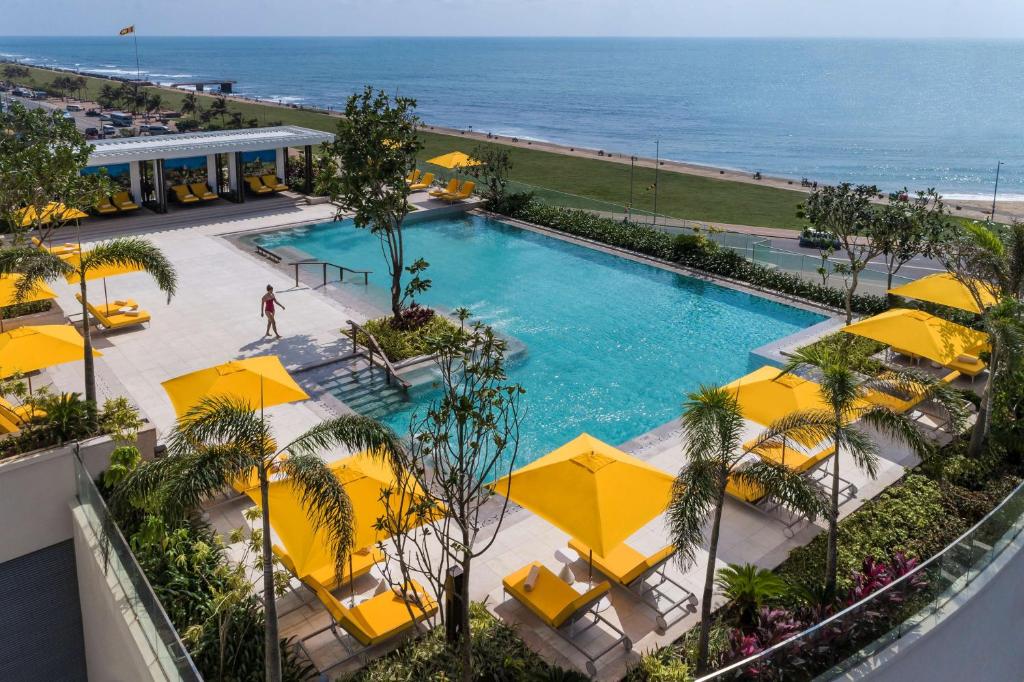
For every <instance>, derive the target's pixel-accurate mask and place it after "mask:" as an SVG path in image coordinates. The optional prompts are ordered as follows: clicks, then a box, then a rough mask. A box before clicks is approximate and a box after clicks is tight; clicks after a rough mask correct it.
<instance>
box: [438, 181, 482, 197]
mask: <svg viewBox="0 0 1024 682" xmlns="http://www.w3.org/2000/svg"><path fill="white" fill-rule="evenodd" d="M475 188H476V183H475V182H473V181H472V180H467V181H466V182H464V183H462V187H461V188H459V190H458V191H457V192H445V193H444V194H442V195H441V198H442V199H444V200H445V201H462V200H463V199H468V198H469V197H470V195H472V194H473V190H474V189H475Z"/></svg>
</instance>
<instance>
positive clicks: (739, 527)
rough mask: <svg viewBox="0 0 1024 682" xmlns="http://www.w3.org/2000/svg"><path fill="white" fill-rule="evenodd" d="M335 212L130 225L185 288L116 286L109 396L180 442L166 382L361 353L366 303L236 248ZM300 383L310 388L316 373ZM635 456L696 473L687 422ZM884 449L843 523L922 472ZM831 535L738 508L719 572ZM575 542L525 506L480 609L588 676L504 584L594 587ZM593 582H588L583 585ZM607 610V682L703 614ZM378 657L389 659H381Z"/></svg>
mask: <svg viewBox="0 0 1024 682" xmlns="http://www.w3.org/2000/svg"><path fill="white" fill-rule="evenodd" d="M430 203H431V204H434V203H436V202H430ZM333 214H334V207H333V206H330V205H314V206H309V205H304V204H300V203H298V202H287V203H284V202H282V203H281V204H280V205H279V206H276V207H275V210H272V211H268V212H267V213H266V214H250V213H248V212H229V211H225V212H224V214H218V213H216V212H209V213H206V214H204V215H203V216H202V217H203V218H204V221H203V222H197V223H194V224H178V223H173V224H171V223H167V222H166V221H165V222H164V223H161V222H160V221H159V220H153V221H151V222H150V223H149V224H148V225H149V227H147V223H146V221H144V220H141V219H139V220H135V221H134V222H132V223H128V222H127V221H126V222H125V223H123V227H124V231H125V232H127V233H130V234H133V235H138V236H145V237H147V238H149V239H151V240H152V241H153V242H154V243H155V244H156V245H157V246H158V247H159V248H160V249H161V250H162V251H163V252H164V253H165V254H166V255H167V257H168V258H169V259H170V260H171V262H172V263H174V265H175V267H176V268H177V271H178V277H179V288H178V292H177V294H176V295H175V296H174V298H173V299H172V301H171V302H170V303H169V304H168V302H167V300H166V296H165V295H164V294H163V293H161V292H160V291H159V290H158V289H157V287H156V285H155V283H154V282H153V281H152V279H151V278H149V276H148V275H146V274H143V273H132V274H128V275H122V276H119V277H115V278H111V279H109V280H108V282H107V288H108V291H109V294H110V297H111V298H115V297H117V298H122V297H129V296H130V297H132V298H134V299H136V300H137V301H138V302H139V304H140V307H141V308H142V309H145V310H147V311H149V312H150V313H151V314H152V321H151V323H150V324H148V325H147V326H146V327H145V328H143V329H138V328H137V329H134V330H126V331H123V332H117V333H111V334H98V333H97V334H94V340H95V343H96V348H97V349H98V350H99V351H100V352H102V353H103V357H102V358H100V359H98V360H97V379H98V385H99V391H100V397H101V399H102V398H104V397H114V396H117V395H126V396H128V397H129V398H130V399H131V401H132V402H133V403H135V404H136V405H138V407H139V408H141V410H142V411H143V413H144V414H145V415H146V416H147V417H148V419H149V420H150V421H151V422H153V423H154V424H155V426H156V428H157V431H158V435H159V436H160V437H166V436H167V434H168V433H169V432H170V430H171V429H172V428H173V425H174V419H175V415H174V412H173V410H172V407H171V404H170V402H169V400H168V399H167V397H166V395H165V394H164V392H163V389H162V387H161V386H160V383H161V382H162V381H166V380H167V379H170V378H173V377H176V376H179V375H181V374H184V373H187V372H191V371H194V370H198V369H201V368H204V367H208V366H211V365H215V364H219V363H222V362H225V361H228V360H231V359H236V358H244V357H250V356H254V355H262V354H268V353H273V354H277V355H279V356H280V357H281V359H282V361H283V362H284V364H285V366H287V367H288V368H289V369H291V370H294V369H298V368H300V367H304V366H307V365H310V364H314V363H318V362H323V361H327V360H332V359H334V358H338V357H339V356H342V355H345V354H347V353H348V352H349V351H350V350H351V349H350V347H349V343H348V340H347V338H345V337H343V336H341V335H340V334H339V329H340V328H341V327H342V326H343V325H344V323H345V321H346V320H347V319H354V320H357V321H360V320H364V319H365V317H366V315H365V308H364V307H362V306H361V305H359V304H357V303H356V302H355V301H354V300H350V301H349V302H347V303H346V300H345V299H346V296H347V294H346V291H345V289H337V288H332V289H331V295H330V296H328V295H325V293H324V292H322V291H320V290H317V289H315V288H310V286H307V285H300V286H299V287H296V286H295V282H294V279H293V278H292V276H291V275H290V274H289V273H288V272H287V271H286V270H285V269H283V268H282V267H280V266H275V265H273V264H271V263H269V262H268V261H265V260H263V259H261V258H260V257H258V256H256V255H255V254H254V253H252V252H248V251H244V250H242V249H240V248H238V247H237V246H236V245H234V244H233V243H232V242H231V241H230V240H229V239H226V238H225V236H226V235H229V234H236V233H240V232H254V231H261V230H266V229H269V228H273V227H279V226H283V225H297V224H302V223H311V222H323V221H325V220H329V219H331V218H332V217H333ZM93 222H95V221H93ZM118 229H119V228H118V226H117V223H116V222H115V221H108V222H103V223H99V228H95V229H93V228H90V227H88V226H87V227H84V228H83V235H84V237H83V239H84V238H87V237H88V236H89V235H90V234H95V235H96V236H97V237H98V238H108V237H110V236H114V235H116V234H118ZM90 230H92V232H90ZM268 283H269V284H272V285H274V288H275V291H276V293H277V295H278V297H279V299H280V301H281V303H283V304H284V306H285V310H283V311H281V312H280V314H279V316H278V323H279V327H280V330H281V332H282V336H283V337H284V338H282V339H280V340H271V339H266V338H264V337H263V332H264V326H265V323H264V321H263V320H262V319H261V318H259V317H258V316H257V315H258V311H259V310H258V306H259V304H260V297H261V296H262V294H263V291H264V287H265V286H266V285H267V284H268ZM53 288H54V289H55V290H56V291H57V293H58V296H59V298H58V300H59V303H60V305H61V306H62V307H63V308H64V310H65V312H70V311H75V310H77V309H78V308H77V307H76V306H77V302H76V301H75V300H74V293H75V291H76V290H77V288H76V287H71V286H69V285H66V284H64V283H63V282H59V283H56V284H55V285H54V287H53ZM101 291H102V283H101V282H99V281H96V282H91V283H90V294H91V297H93V298H94V297H95V296H96V295H97V294H96V292H101ZM46 378H47V379H48V380H49V381H52V383H53V384H54V385H55V387H56V388H57V389H59V390H63V391H68V390H73V391H81V390H82V369H81V365H80V364H79V363H70V364H67V365H62V366H58V367H54V368H51V369H50V370H48V371H47V372H46ZM298 378H299V380H300V382H301V381H302V375H301V374H300V375H298ZM309 390H313V387H310V389H309ZM337 410H338V403H337V401H336V400H331V399H325V400H322V401H321V400H318V396H317V395H315V394H314V395H313V399H312V400H309V401H306V402H301V403H294V404H288V405H281V406H277V407H274V408H272V409H271V410H269V411H268V413H267V414H268V418H269V419H270V420H271V422H272V425H273V429H274V432H275V434H276V437H277V439H278V442H280V443H285V442H287V441H288V440H289V439H291V438H294V437H295V436H296V435H298V434H299V433H301V432H302V431H304V430H305V429H307V428H309V427H311V426H313V425H314V424H316V423H317V422H318V421H320V420H322V419H323V418H325V417H327V416H330V415H332V414H335V413H336V412H337ZM751 428H753V427H751ZM876 436H877V434H876ZM624 449H626V450H627V451H629V452H631V453H632V454H634V455H636V456H637V457H640V458H641V459H644V460H646V461H648V462H650V463H652V464H654V465H656V466H659V467H661V468H663V469H664V470H666V471H669V472H672V473H675V472H676V471H678V470H679V468H680V466H681V465H682V463H683V461H682V451H683V443H682V434H681V429H680V428H679V426H678V425H677V424H668V425H665V426H663V427H661V428H659V429H656V430H655V431H653V432H651V433H649V434H645V435H644V436H642V437H640V438H638V439H635V440H633V441H630V442H629V443H627V444H624ZM880 451H881V452H882V460H881V462H880V466H879V471H878V476H877V478H876V479H874V480H871V479H869V478H868V477H867V476H866V475H865V474H863V472H861V471H859V470H856V469H855V468H854V467H852V466H850V465H849V464H848V463H846V464H844V466H843V471H842V475H843V477H844V478H846V479H849V480H850V481H851V482H852V483H853V484H854V485H855V486H856V487H857V492H856V495H855V496H853V497H849V498H848V499H845V501H844V504H843V506H842V514H843V515H846V514H849V513H850V512H852V511H853V510H855V509H856V508H858V507H859V506H860V505H861V504H863V502H864V501H865V500H868V499H870V498H872V497H874V496H875V495H877V494H878V493H879V492H881V491H882V490H883V489H884V488H885V487H886V486H888V485H890V484H891V483H893V482H895V481H896V480H898V479H899V478H900V477H901V476H902V475H903V473H904V471H905V469H906V467H909V466H912V465H913V464H916V459H915V458H914V456H913V454H912V453H910V452H908V451H907V450H906V449H905V448H903V447H899V446H896V445H894V444H892V443H889V442H886V441H885V439H881V438H880ZM348 454H350V453H346V452H332V453H327V455H326V457H325V458H326V459H329V460H334V459H338V458H341V457H344V456H347V455H348ZM248 506H250V502H249V501H248V499H247V498H235V499H229V500H227V501H223V502H219V503H217V504H211V506H210V508H209V509H208V511H207V513H208V517H209V519H210V521H211V523H213V525H214V526H215V527H216V528H217V529H218V530H220V531H222V532H225V533H226V532H227V531H228V530H230V529H232V528H236V527H239V526H242V525H244V524H246V523H247V522H246V520H245V518H244V516H243V511H244V510H245V508H246V507H248ZM822 530H823V527H822V525H821V522H819V523H818V524H810V523H807V522H802V523H800V524H798V525H796V526H795V527H794V528H792V529H788V528H787V527H786V526H785V525H784V523H783V522H782V521H781V520H780V519H779V518H778V517H775V516H773V515H770V514H766V513H764V512H762V511H759V510H755V509H753V508H751V507H749V506H746V505H743V504H740V503H737V502H735V501H734V500H732V499H730V500H728V502H727V504H726V507H725V511H724V514H723V520H722V533H721V543H720V547H719V554H718V561H717V564H716V565H718V566H719V567H721V566H724V565H725V564H726V563H735V562H741V563H742V562H750V563H755V564H758V565H759V566H763V567H773V566H776V565H778V564H779V563H780V562H781V561H782V560H783V559H785V557H786V556H787V554H788V553H789V551H790V550H791V549H792V548H794V547H797V546H799V545H802V544H805V543H806V542H808V541H809V540H810V539H811V538H812V537H813V536H814V535H816V534H817V533H819V532H821V531H822ZM489 532H490V531H489V530H488V529H487V528H485V529H484V530H483V532H482V535H483V536H484V537H483V538H481V539H485V538H486V536H487V534H488V533H489ZM667 537H668V535H667V532H666V530H665V527H664V519H663V518H661V517H660V518H658V519H655V520H654V521H652V522H651V523H649V524H648V525H647V526H645V527H644V528H643V529H641V530H640V531H639V532H638V533H637V534H636V535H635V536H633V537H632V538H631V539H630V541H629V542H630V544H631V545H632V546H634V547H635V548H636V549H638V550H640V551H642V552H645V553H646V552H654V551H656V550H658V549H660V548H661V547H663V546H664V545H665V544H667V540H666V538H667ZM567 541H568V537H567V536H566V535H565V534H564V533H562V532H561V531H559V530H558V529H556V528H554V527H553V526H551V525H550V524H548V523H547V522H546V521H544V520H542V519H540V518H539V517H537V516H534V515H533V514H530V513H529V512H527V511H525V510H522V509H518V508H515V509H513V510H511V512H510V513H509V514H508V516H507V518H506V519H505V521H504V523H503V524H502V526H501V530H500V533H499V536H498V538H497V539H496V541H495V543H494V545H493V546H492V547H491V549H490V550H489V551H488V552H487V553H486V554H484V555H483V556H482V557H480V558H479V559H477V560H476V561H475V562H474V565H473V573H472V580H471V593H472V597H473V599H477V600H486V604H487V606H488V608H489V609H490V610H491V611H492V613H494V614H495V615H497V616H498V617H499V618H502V619H504V620H506V621H509V622H512V623H515V624H517V627H518V629H519V632H520V634H521V635H522V636H523V638H524V640H525V641H526V643H527V644H528V645H529V646H530V647H531V648H533V649H534V650H535V651H537V652H539V653H540V654H542V655H543V656H544V657H545V658H546V659H547V660H549V661H551V662H553V663H556V664H559V665H563V666H572V667H574V668H576V669H579V670H583V669H584V668H585V663H586V661H585V659H584V657H583V656H581V655H580V654H579V653H578V652H576V650H575V649H573V648H572V647H571V646H569V645H568V644H567V643H566V642H565V641H563V640H562V639H561V638H560V637H559V636H558V635H556V633H554V632H553V631H552V630H550V629H548V628H547V627H546V626H544V625H542V624H541V623H540V622H539V621H538V620H537V619H536V618H535V617H534V616H533V615H532V614H530V613H529V612H527V611H526V609H525V608H524V607H522V606H520V605H519V604H517V603H516V602H515V601H512V600H505V599H504V596H503V594H502V588H501V579H502V577H503V576H505V575H507V574H509V573H511V572H512V571H514V570H517V569H519V568H520V567H522V566H523V565H525V564H527V563H529V562H530V561H533V560H538V561H541V562H543V563H544V564H545V565H546V566H548V567H549V568H551V569H552V570H553V571H555V572H558V571H559V570H560V569H561V567H562V563H563V561H567V562H568V563H570V565H571V570H572V571H573V573H574V574H575V576H576V578H577V580H579V581H586V579H587V569H586V564H585V563H584V562H582V561H580V560H579V558H577V557H576V556H575V553H574V552H572V551H571V550H569V549H568V547H567V546H566V542H567ZM232 551H233V552H237V551H238V548H237V547H236V548H232ZM706 565H707V553H706V552H705V551H704V549H700V550H698V551H697V553H696V561H695V563H694V565H692V566H689V567H687V568H686V569H685V570H682V569H681V568H680V566H678V565H677V564H675V563H671V564H669V566H668V571H669V574H670V575H671V576H673V577H675V578H676V579H677V580H678V581H679V582H680V583H681V584H682V585H684V586H685V587H686V588H687V589H688V590H689V591H691V592H692V593H694V594H695V595H697V596H698V597H699V596H700V594H701V591H702V589H703V581H704V575H705V571H706ZM379 577H380V574H379V572H378V570H377V569H375V570H374V572H373V575H372V576H367V577H364V578H361V579H358V580H357V581H356V585H355V587H356V590H357V595H356V600H357V601H359V600H361V599H364V598H366V597H368V596H370V595H371V594H372V592H373V590H374V589H375V588H376V587H377V586H378V582H379ZM583 586H584V585H577V588H581V587H583ZM340 594H344V595H345V597H346V602H347V597H348V592H347V589H346V590H343V591H342V592H341V593H340ZM302 598H303V602H304V603H300V601H299V599H298V597H296V595H294V594H291V593H289V594H287V595H285V596H283V597H282V598H281V599H280V607H281V611H282V614H283V615H282V616H281V618H280V622H281V626H282V628H281V629H282V632H281V634H282V636H285V637H290V636H296V637H300V638H301V637H304V636H306V635H308V634H309V633H311V632H313V631H314V630H318V629H320V628H322V627H324V626H325V625H327V624H328V622H329V620H328V615H327V613H326V611H325V610H324V609H323V608H322V607H321V606H320V605H319V604H318V603H316V602H315V600H313V598H312V595H311V594H310V593H308V592H307V593H304V594H303V597H302ZM720 602H721V597H718V596H716V598H715V603H716V604H718V603H720ZM603 606H604V607H605V608H603V610H602V615H603V616H606V617H608V618H609V619H610V620H612V621H613V622H616V623H618V624H619V625H620V626H621V627H622V629H623V630H624V631H625V632H626V634H627V635H628V637H629V638H630V640H631V641H632V652H631V653H629V654H625V652H624V650H623V649H622V648H619V649H618V650H616V651H614V652H612V653H609V654H608V655H606V656H604V657H602V658H601V659H600V660H599V661H598V662H597V671H598V672H597V678H598V679H602V680H613V679H619V678H620V677H621V676H622V674H623V673H624V672H625V670H626V668H627V666H628V665H629V664H630V663H632V662H634V661H636V660H637V659H638V657H639V654H640V653H642V652H645V651H648V650H651V649H653V648H655V647H657V646H661V645H665V644H668V643H670V642H672V641H673V640H675V639H676V638H678V637H679V636H680V635H682V634H683V633H684V632H685V631H686V630H687V629H689V628H690V627H692V626H693V625H694V624H696V623H697V621H698V618H699V615H698V614H699V611H698V612H697V613H689V614H687V615H686V616H685V617H684V618H682V619H681V620H679V621H678V622H676V623H674V624H672V625H671V626H670V627H669V628H668V630H667V631H665V632H658V631H657V628H656V623H655V614H654V613H653V612H652V610H651V609H650V608H649V607H648V606H646V605H644V604H643V603H642V602H640V601H639V600H638V599H637V598H635V597H634V596H633V595H631V594H629V593H627V592H625V591H624V590H621V589H618V588H614V589H613V590H612V594H611V597H610V600H609V603H606V604H603ZM593 636H596V637H597V639H598V640H599V639H601V638H602V637H603V636H604V635H601V634H599V633H592V637H593ZM591 643H596V642H591ZM308 649H309V651H310V653H311V655H312V657H313V660H314V662H315V663H316V664H317V665H318V667H320V668H321V669H326V671H327V672H329V674H331V675H336V674H339V673H340V672H342V671H343V670H349V669H351V668H352V667H354V666H355V665H357V664H358V661H356V662H352V663H349V664H347V665H346V666H341V667H339V666H334V667H332V663H333V662H334V661H337V660H338V659H340V658H342V656H343V655H344V650H343V649H342V647H341V646H340V645H339V644H338V643H337V642H336V641H335V640H334V639H333V638H332V637H331V636H330V635H329V634H325V635H322V636H320V637H318V638H316V639H314V640H311V641H310V642H309V643H308ZM370 653H371V654H376V653H379V650H374V651H371V652H370Z"/></svg>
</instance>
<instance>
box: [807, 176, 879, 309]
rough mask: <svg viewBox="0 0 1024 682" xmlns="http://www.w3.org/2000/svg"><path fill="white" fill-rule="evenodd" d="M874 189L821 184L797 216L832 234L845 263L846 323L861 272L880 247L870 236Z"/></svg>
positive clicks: (873, 224)
mask: <svg viewBox="0 0 1024 682" xmlns="http://www.w3.org/2000/svg"><path fill="white" fill-rule="evenodd" d="M877 195H878V188H877V187H874V186H872V185H856V186H854V185H851V184H850V183H848V182H844V183H842V184H841V185H836V186H824V187H821V188H820V189H817V190H815V191H814V192H812V193H811V195H810V196H809V197H807V201H806V202H805V203H804V204H803V205H802V206H801V207H800V208H799V209H798V211H797V215H798V216H799V217H801V218H806V219H807V220H808V221H810V223H811V225H813V226H814V227H815V228H816V229H818V230H820V231H822V232H828V233H831V234H833V235H835V237H836V239H837V240H838V241H839V244H840V247H841V250H842V251H843V253H844V255H845V256H846V258H847V259H848V260H849V264H848V265H847V267H846V268H844V274H846V275H847V277H846V278H845V279H844V280H843V282H844V284H843V288H844V292H845V307H846V324H850V323H851V322H852V321H853V295H854V293H855V292H856V291H857V285H858V281H859V278H860V274H861V272H863V271H864V269H865V268H866V267H867V266H868V263H870V262H871V260H872V259H874V258H877V257H878V256H880V255H881V254H882V252H883V248H884V246H883V245H882V244H880V243H878V242H877V241H876V240H875V239H873V238H872V234H873V228H874V227H875V223H876V220H877V214H876V212H875V209H874V207H873V206H872V203H871V202H872V199H874V198H875V197H876V196H877Z"/></svg>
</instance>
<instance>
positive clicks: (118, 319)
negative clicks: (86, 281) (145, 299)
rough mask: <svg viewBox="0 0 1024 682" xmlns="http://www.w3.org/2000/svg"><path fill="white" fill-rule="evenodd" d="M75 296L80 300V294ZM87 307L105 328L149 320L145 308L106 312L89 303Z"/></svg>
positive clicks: (127, 325)
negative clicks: (124, 311) (125, 311)
mask: <svg viewBox="0 0 1024 682" xmlns="http://www.w3.org/2000/svg"><path fill="white" fill-rule="evenodd" d="M75 298H76V299H78V302H79V303H81V302H82V295H81V294H75ZM87 308H88V309H89V312H90V313H92V316H93V317H95V318H96V321H97V322H99V323H100V324H101V325H102V326H103V327H104V328H105V329H121V328H123V327H133V326H135V325H137V324H143V323H145V322H149V319H150V318H149V313H147V312H146V311H145V310H133V311H131V312H130V313H113V314H107V313H106V312H104V311H103V310H102V309H100V308H97V307H96V306H94V305H93V304H92V303H90V304H89V305H88V306H87Z"/></svg>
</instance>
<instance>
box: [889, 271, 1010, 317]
mask: <svg viewBox="0 0 1024 682" xmlns="http://www.w3.org/2000/svg"><path fill="white" fill-rule="evenodd" d="M973 286H974V287H975V288H976V289H977V291H978V296H979V297H980V298H981V302H982V305H983V306H984V307H986V308H987V307H988V306H990V305H994V304H995V303H996V301H997V299H996V296H995V294H993V293H992V290H991V289H989V287H987V286H986V285H985V283H984V282H976V283H974V285H973ZM889 293H890V294H893V295H894V296H902V297H903V298H913V299H915V300H918V301H927V302H928V303H936V304H938V305H945V306H949V307H950V308H958V309H960V310H966V311H968V312H972V313H980V312H982V310H981V308H979V307H978V302H977V301H976V300H975V299H974V296H973V295H972V294H971V289H970V288H969V287H968V286H967V285H965V284H964V283H963V282H961V281H960V280H958V279H957V278H956V277H954V276H953V275H951V274H950V273H948V272H940V273H936V274H934V275H928V276H927V277H922V278H921V279H917V280H914V281H913V282H910V283H909V284H904V285H902V286H898V287H896V288H895V289H889Z"/></svg>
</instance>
